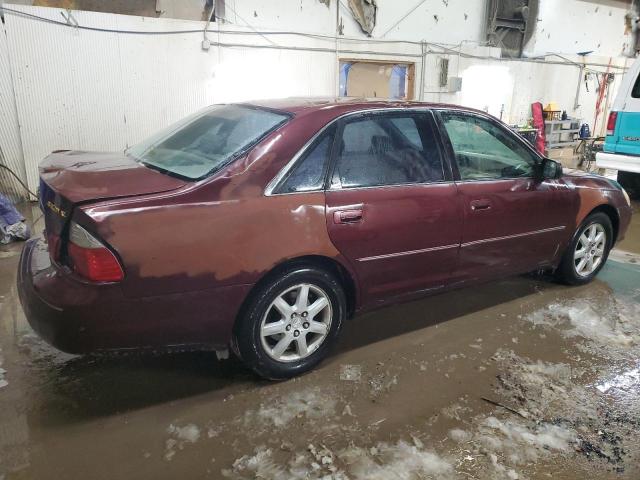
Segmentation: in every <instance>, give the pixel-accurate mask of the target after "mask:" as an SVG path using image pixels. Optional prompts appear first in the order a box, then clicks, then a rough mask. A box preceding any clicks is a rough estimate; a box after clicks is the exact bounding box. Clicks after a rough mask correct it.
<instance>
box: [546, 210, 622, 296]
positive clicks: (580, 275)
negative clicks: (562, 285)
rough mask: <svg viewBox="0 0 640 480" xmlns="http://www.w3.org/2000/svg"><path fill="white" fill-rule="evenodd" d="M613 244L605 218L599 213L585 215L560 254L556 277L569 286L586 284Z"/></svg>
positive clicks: (607, 218)
mask: <svg viewBox="0 0 640 480" xmlns="http://www.w3.org/2000/svg"><path fill="white" fill-rule="evenodd" d="M612 244H613V228H612V226H611V220H610V219H609V217H608V216H607V215H606V214H604V213H601V212H598V213H594V214H592V215H589V216H588V217H587V218H586V220H585V221H584V222H583V223H582V225H581V226H580V228H579V229H578V231H577V232H576V234H575V235H574V237H573V240H572V241H571V243H570V244H569V246H568V247H567V250H566V251H565V253H564V256H563V258H562V262H561V263H560V267H559V268H558V271H557V274H558V277H559V278H560V279H561V280H562V281H564V282H566V283H568V284H571V285H581V284H584V283H588V282H590V281H591V280H593V278H594V277H595V276H596V275H597V274H598V272H599V271H600V270H601V269H602V267H603V266H604V264H605V262H606V261H607V258H608V256H609V250H610V249H611V247H612Z"/></svg>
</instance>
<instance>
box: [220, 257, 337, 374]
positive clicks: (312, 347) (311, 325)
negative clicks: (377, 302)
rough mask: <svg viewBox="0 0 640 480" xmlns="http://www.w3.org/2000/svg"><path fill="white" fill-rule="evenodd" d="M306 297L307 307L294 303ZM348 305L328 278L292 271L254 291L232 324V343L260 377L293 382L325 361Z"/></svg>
mask: <svg viewBox="0 0 640 480" xmlns="http://www.w3.org/2000/svg"><path fill="white" fill-rule="evenodd" d="M305 292H306V295H307V297H306V298H307V302H306V303H305V302H304V301H302V300H301V302H302V303H298V299H302V298H304V297H301V296H300V295H304V294H305ZM322 299H324V300H322ZM282 302H285V303H282ZM325 303H326V305H325ZM276 304H277V305H276ZM305 305H306V306H305ZM314 305H315V307H314ZM346 305H347V302H346V298H345V293H344V289H343V288H342V285H341V284H340V282H339V281H338V280H337V279H336V278H335V277H334V276H333V275H332V274H330V273H329V272H327V271H325V270H322V269H318V268H314V267H305V266H298V267H294V268H292V269H290V270H287V271H285V272H283V273H281V274H279V275H278V276H274V277H273V278H271V279H269V280H267V281H266V282H265V283H264V284H263V285H259V286H258V288H257V289H256V290H255V291H254V292H252V294H251V296H250V298H249V299H248V301H247V304H246V305H245V307H244V308H243V309H242V312H241V314H240V316H239V318H238V320H237V321H236V325H235V327H234V338H233V341H232V343H233V345H234V347H235V348H236V349H237V351H238V353H239V356H240V358H241V359H242V360H243V362H244V363H245V364H246V365H247V366H248V367H249V368H251V369H253V370H254V371H255V372H256V373H257V374H258V375H260V376H261V377H264V378H267V379H271V380H282V379H286V378H291V377H294V376H296V375H300V374H302V373H304V372H307V371H309V370H311V369H312V368H314V367H315V366H316V365H318V363H320V362H321V361H322V360H323V359H324V358H325V357H326V356H327V354H328V352H329V350H330V349H331V347H332V346H333V345H334V344H335V341H336V339H337V337H338V334H339V333H340V330H341V328H342V324H343V323H344V320H345V318H346V313H347V307H346ZM307 307H309V309H308V310H307ZM311 308H313V309H314V310H316V311H315V312H312V311H311ZM320 308H321V309H320ZM285 313H286V315H285ZM320 324H322V325H324V326H322V325H320ZM305 345H306V350H305ZM283 348H284V350H283Z"/></svg>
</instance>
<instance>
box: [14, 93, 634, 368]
mask: <svg viewBox="0 0 640 480" xmlns="http://www.w3.org/2000/svg"><path fill="white" fill-rule="evenodd" d="M40 169H41V170H40V172H41V183H40V197H41V206H42V209H43V211H44V212H45V224H46V231H45V239H46V240H39V239H33V240H31V241H30V242H29V243H28V244H27V245H26V246H25V249H24V251H23V253H22V258H21V262H20V271H19V276H18V286H19V290H20V298H21V301H22V305H23V307H24V310H25V312H26V315H27V318H28V319H29V322H30V323H31V325H32V326H33V328H34V329H35V330H36V331H37V332H38V333H39V334H40V335H41V336H42V337H43V338H44V339H46V340H47V341H48V342H50V343H51V344H53V345H54V346H56V347H58V348H60V349H62V350H65V351H68V352H74V353H85V352H93V351H99V350H113V349H133V348H144V347H152V348H158V347H161V346H162V347H172V346H176V347H181V348H185V347H188V348H196V349H197V348H208V349H216V350H226V349H227V348H228V347H229V346H231V347H232V348H233V349H234V351H235V352H236V353H237V354H238V355H239V356H240V357H241V358H242V359H243V360H244V361H245V362H246V363H247V365H249V366H250V367H251V368H253V369H254V370H255V371H256V372H258V373H259V374H260V375H262V376H265V377H268V378H285V377H289V376H292V375H296V374H299V373H301V372H304V371H306V370H308V369H310V368H312V367H313V366H314V365H316V364H317V363H318V362H319V361H320V360H321V359H322V358H323V357H325V356H326V355H327V352H328V350H329V348H330V347H331V346H332V345H333V344H334V343H335V341H336V338H337V336H338V334H339V332H340V328H341V326H342V324H343V322H344V321H345V319H346V318H348V317H351V316H352V315H354V314H355V313H356V312H360V311H363V310H366V309H372V308H375V307H379V306H381V305H385V304H390V303H394V302H398V301H404V300H408V299H412V298H417V297H419V296H422V295H425V294H427V293H433V292H437V291H442V290H445V289H448V288H453V287H458V286H461V285H469V284H472V283H474V282H478V281H486V280H490V279H495V278H500V277H503V276H505V275H513V274H518V273H523V272H529V271H533V270H540V269H549V270H555V271H556V273H557V275H558V276H559V277H560V278H561V279H562V280H564V281H565V282H567V283H570V284H581V283H586V282H588V281H590V280H592V279H593V278H594V276H595V275H596V274H597V273H598V271H599V270H600V269H601V268H602V266H603V265H604V263H605V261H606V260H607V255H608V253H609V250H610V249H611V247H612V246H613V245H614V244H615V243H616V241H618V240H620V239H622V237H623V235H624V233H625V231H626V230H627V227H628V225H629V221H630V217H631V208H630V205H629V201H628V198H627V196H626V194H625V192H624V190H623V189H622V188H621V187H620V186H619V185H618V184H617V183H616V182H614V181H611V180H608V179H606V178H603V177H600V176H595V175H587V174H583V173H578V172H574V173H566V172H565V173H563V172H562V168H561V166H560V165H559V164H558V163H556V162H554V161H552V160H549V159H547V158H543V157H541V156H540V155H538V153H536V151H535V150H533V149H532V148H531V146H530V145H529V144H528V143H526V142H525V141H523V140H522V139H521V138H520V137H519V136H518V135H516V134H515V133H513V132H512V131H511V130H510V129H509V128H508V127H507V126H505V125H504V124H502V123H501V122H499V121H498V120H496V119H495V118H493V117H491V116H489V115H487V114H485V113H483V112H478V111H472V110H469V109H465V108H461V107H455V106H449V105H434V104H420V103H395V102H394V103H390V102H365V101H360V100H317V99H316V100H300V99H298V100H282V101H270V102H258V103H251V104H232V105H216V106H213V107H210V108H207V109H205V110H202V111H200V112H198V113H196V114H195V115H193V116H191V117H188V118H186V119H185V120H183V121H181V122H179V123H178V124H176V125H173V126H171V127H170V128H168V129H166V130H165V131H163V132H161V133H159V134H157V135H155V136H154V137H152V138H151V139H149V140H147V141H145V142H143V143H141V144H139V145H136V146H134V147H132V148H130V149H128V150H127V151H125V152H124V154H108V153H91V152H78V151H57V152H54V153H53V154H52V155H50V156H49V157H47V158H46V159H45V160H44V161H43V162H42V164H41V167H40ZM45 242H46V243H45Z"/></svg>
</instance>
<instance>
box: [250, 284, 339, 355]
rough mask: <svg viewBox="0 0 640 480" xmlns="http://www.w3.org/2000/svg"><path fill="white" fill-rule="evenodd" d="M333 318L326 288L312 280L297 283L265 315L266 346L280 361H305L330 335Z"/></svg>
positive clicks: (264, 343)
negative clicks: (310, 281)
mask: <svg viewBox="0 0 640 480" xmlns="http://www.w3.org/2000/svg"><path fill="white" fill-rule="evenodd" d="M331 319H332V308H331V300H330V298H329V296H328V295H327V293H326V292H325V291H324V290H322V289H321V288H319V287H317V286H315V285H312V284H310V283H301V284H298V285H294V286H293V287H290V288H288V289H287V290H285V291H284V292H282V293H281V294H279V295H278V296H277V297H276V298H275V299H274V300H273V301H272V302H271V304H270V305H269V307H268V308H267V310H266V312H265V314H264V316H263V317H262V322H261V324H260V338H261V340H262V346H263V348H264V350H265V352H266V353H267V355H269V356H270V357H271V358H273V359H274V360H276V361H279V362H292V361H297V360H301V359H303V358H305V357H308V356H309V355H311V354H312V353H313V352H315V351H316V350H317V349H318V347H320V345H321V344H322V342H324V340H325V339H326V338H327V335H328V333H329V330H330V328H331Z"/></svg>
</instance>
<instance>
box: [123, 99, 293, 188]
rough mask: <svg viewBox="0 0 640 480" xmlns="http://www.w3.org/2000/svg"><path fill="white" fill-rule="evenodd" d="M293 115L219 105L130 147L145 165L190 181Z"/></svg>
mask: <svg viewBox="0 0 640 480" xmlns="http://www.w3.org/2000/svg"><path fill="white" fill-rule="evenodd" d="M288 118H289V116H288V115H287V114H285V113H280V112H273V111H270V110H264V109H260V108H254V107H250V106H244V105H215V106H213V107H209V108H207V109H205V110H203V111H201V112H198V113H196V114H194V115H192V116H190V117H187V118H186V119H183V120H181V121H180V122H178V123H176V124H174V125H172V126H170V127H168V128H167V129H165V130H163V131H161V132H160V133H157V134H156V135H154V136H152V137H151V138H149V139H147V140H145V141H143V142H142V143H139V144H137V145H134V146H133V147H131V148H129V149H128V150H127V151H126V153H127V154H128V155H131V156H132V157H134V158H135V159H136V160H138V161H139V162H141V163H143V164H144V165H146V166H148V167H150V168H155V169H158V170H161V171H164V172H167V173H170V174H175V175H178V176H180V177H184V178H187V179H189V180H197V179H199V178H202V177H205V176H207V175H209V174H211V173H213V172H215V171H216V170H217V169H219V168H220V167H221V166H223V165H224V164H225V163H226V162H227V161H229V160H231V159H232V158H234V157H235V156H236V155H238V154H239V153H241V152H242V151H244V150H245V149H246V148H247V147H249V146H251V145H252V144H254V143H255V142H256V141H258V140H259V139H260V138H262V137H263V136H264V135H266V134H267V133H269V132H270V131H271V130H273V129H274V128H276V127H278V126H279V125H281V124H282V123H284V122H285V121H286V120H287V119H288Z"/></svg>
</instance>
